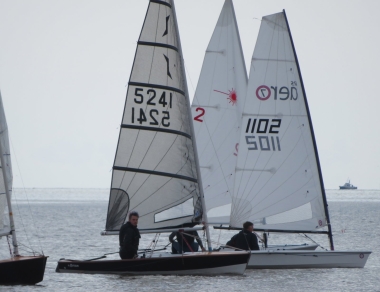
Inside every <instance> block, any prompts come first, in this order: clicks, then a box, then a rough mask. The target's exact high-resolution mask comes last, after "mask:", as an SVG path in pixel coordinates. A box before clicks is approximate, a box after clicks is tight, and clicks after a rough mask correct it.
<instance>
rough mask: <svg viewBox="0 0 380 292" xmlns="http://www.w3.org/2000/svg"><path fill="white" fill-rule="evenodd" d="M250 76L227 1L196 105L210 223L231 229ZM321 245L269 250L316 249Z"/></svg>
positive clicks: (194, 113)
mask: <svg viewBox="0 0 380 292" xmlns="http://www.w3.org/2000/svg"><path fill="white" fill-rule="evenodd" d="M247 83H248V76H247V70H246V67H245V61H244V56H243V52H242V46H241V41H240V36H239V30H238V25H237V21H236V16H235V11H234V6H233V2H232V0H225V2H224V5H223V8H222V11H221V13H220V16H219V19H218V21H217V24H216V27H215V30H214V32H213V35H212V37H211V39H210V42H209V45H208V47H207V49H206V53H205V58H204V61H203V65H202V70H201V74H200V77H199V81H198V85H197V88H196V92H195V96H194V99H193V103H192V116H193V123H194V131H195V134H196V140H197V150H198V153H199V161H200V168H201V175H202V182H203V186H204V195H205V201H206V206H207V212H208V221H209V224H212V225H223V224H228V222H229V221H230V216H229V215H230V210H231V203H232V194H233V192H234V183H235V174H236V163H237V157H238V150H239V140H240V128H241V119H242V114H243V105H244V104H245V98H246V91H247ZM317 247H318V245H316V244H291V245H289V244H287V245H276V246H273V245H270V246H268V245H266V246H264V247H263V248H271V249H282V250H284V249H311V250H314V249H316V248H317Z"/></svg>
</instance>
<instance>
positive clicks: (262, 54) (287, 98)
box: [230, 13, 327, 231]
mask: <svg viewBox="0 0 380 292" xmlns="http://www.w3.org/2000/svg"><path fill="white" fill-rule="evenodd" d="M243 109H244V112H243V119H242V126H241V137H240V144H239V145H240V147H239V156H238V162H237V167H236V178H235V186H234V193H233V195H234V198H233V206H232V210H231V221H230V224H231V226H233V227H241V226H242V224H243V222H244V221H246V220H249V221H252V222H254V224H255V228H263V229H268V230H269V229H277V230H293V231H297V230H298V231H299V230H306V231H307V230H308V231H313V230H314V231H315V230H317V229H319V228H321V227H324V226H326V224H327V218H326V214H325V209H324V201H323V192H324V190H323V187H322V186H323V182H322V176H321V174H320V171H319V165H318V164H319V162H318V158H317V152H316V151H317V150H316V145H315V142H314V136H313V135H314V134H313V130H312V125H311V119H310V115H309V111H308V106H307V100H306V96H305V94H304V88H303V84H302V79H301V75H300V72H299V68H298V64H297V60H296V55H295V51H294V48H293V44H292V39H291V36H290V32H289V29H288V25H287V22H286V18H285V14H284V13H277V14H273V15H269V16H266V17H264V18H263V19H262V23H261V27H260V31H259V35H258V39H257V43H256V46H255V50H254V53H253V57H252V63H251V70H250V76H249V81H248V89H247V96H246V100H245V104H244V106H243Z"/></svg>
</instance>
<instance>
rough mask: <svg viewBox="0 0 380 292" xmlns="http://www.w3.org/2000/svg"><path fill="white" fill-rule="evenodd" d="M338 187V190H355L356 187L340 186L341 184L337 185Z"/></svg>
mask: <svg viewBox="0 0 380 292" xmlns="http://www.w3.org/2000/svg"><path fill="white" fill-rule="evenodd" d="M339 189H340V190H357V189H358V187H342V186H339Z"/></svg>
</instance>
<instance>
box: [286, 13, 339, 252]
mask: <svg viewBox="0 0 380 292" xmlns="http://www.w3.org/2000/svg"><path fill="white" fill-rule="evenodd" d="M283 13H284V16H285V21H286V25H287V28H288V32H289V38H290V41H291V43H292V48H293V54H294V58H295V60H296V64H297V69H298V73H299V77H300V81H301V88H302V93H303V96H304V101H305V107H306V111H307V118H308V121H309V125H310V132H311V138H312V141H313V146H314V153H315V160H316V162H317V167H318V175H319V181H320V183H321V191H322V199H323V205H324V209H325V214H326V220H327V227H328V236H329V240H330V249H331V250H334V242H333V237H332V230H331V223H330V216H329V210H328V204H327V199H326V192H325V187H324V184H323V178H322V170H321V165H320V162H319V155H318V149H317V143H316V141H315V135H314V129H313V124H312V122H311V117H310V111H309V105H308V103H307V98H306V92H305V87H304V84H303V79H302V74H301V69H300V66H299V63H298V57H297V53H296V49H295V47H294V42H293V38H292V33H291V32H290V27H289V23H288V18H287V17H286V13H285V9H284V10H283Z"/></svg>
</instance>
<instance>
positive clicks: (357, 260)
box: [247, 250, 371, 269]
mask: <svg viewBox="0 0 380 292" xmlns="http://www.w3.org/2000/svg"><path fill="white" fill-rule="evenodd" d="M370 254H371V252H370V251H355V252H352V251H319V250H318V251H308V250H304V251H297V250H288V251H278V250H265V251H251V258H250V260H249V262H248V266H247V268H248V269H315V268H363V267H364V266H365V264H366V262H367V259H368V257H369V255H370Z"/></svg>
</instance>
